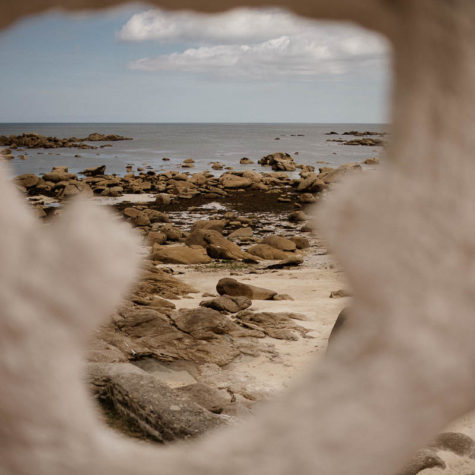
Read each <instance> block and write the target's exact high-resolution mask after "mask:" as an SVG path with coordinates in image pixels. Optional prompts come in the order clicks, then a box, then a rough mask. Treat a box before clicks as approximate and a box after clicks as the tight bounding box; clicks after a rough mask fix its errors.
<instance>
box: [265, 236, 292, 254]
mask: <svg viewBox="0 0 475 475" xmlns="http://www.w3.org/2000/svg"><path fill="white" fill-rule="evenodd" d="M262 244H267V245H268V246H272V247H275V248H276V249H279V250H281V251H295V249H297V246H296V245H295V242H293V241H292V240H290V239H287V238H284V237H282V236H266V237H265V238H264V239H263V240H262Z"/></svg>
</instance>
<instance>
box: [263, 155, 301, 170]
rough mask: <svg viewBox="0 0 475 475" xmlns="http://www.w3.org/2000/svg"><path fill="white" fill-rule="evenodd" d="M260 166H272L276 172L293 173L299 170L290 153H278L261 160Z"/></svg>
mask: <svg viewBox="0 0 475 475" xmlns="http://www.w3.org/2000/svg"><path fill="white" fill-rule="evenodd" d="M258 163H259V165H263V166H270V167H272V170H274V171H284V172H293V171H295V170H296V169H297V165H296V163H295V162H294V159H293V157H292V156H291V155H289V154H288V153H283V152H277V153H272V154H270V155H266V156H265V157H262V158H261V159H260V160H259V162H258Z"/></svg>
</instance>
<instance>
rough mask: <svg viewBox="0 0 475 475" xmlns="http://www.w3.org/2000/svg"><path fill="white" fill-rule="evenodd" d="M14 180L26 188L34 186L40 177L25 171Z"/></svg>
mask: <svg viewBox="0 0 475 475" xmlns="http://www.w3.org/2000/svg"><path fill="white" fill-rule="evenodd" d="M15 181H16V183H17V184H18V185H20V186H24V187H25V188H26V189H28V188H34V187H35V186H36V185H38V184H39V183H40V181H41V178H40V177H39V176H36V175H35V174H33V173H25V174H23V175H19V176H17V177H16V178H15Z"/></svg>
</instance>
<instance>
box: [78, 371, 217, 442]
mask: <svg viewBox="0 0 475 475" xmlns="http://www.w3.org/2000/svg"><path fill="white" fill-rule="evenodd" d="M87 369H88V381H89V386H90V387H91V389H92V392H93V394H94V396H95V397H96V399H97V401H98V402H99V404H101V405H103V406H105V407H106V409H107V414H109V418H112V419H113V422H114V423H115V424H118V423H119V424H122V425H124V426H130V425H132V426H133V428H134V429H135V431H137V432H139V433H142V434H143V436H144V437H145V438H148V439H151V440H154V441H157V442H162V443H164V442H172V441H174V440H179V439H188V438H192V437H196V436H199V435H201V434H203V433H205V432H207V431H209V430H211V429H215V428H217V427H219V426H221V425H223V424H224V419H222V418H220V417H219V416H217V415H215V414H213V413H212V412H211V411H210V410H208V409H206V408H204V407H202V406H200V405H198V404H196V403H195V402H193V401H192V400H191V399H192V398H191V397H190V392H189V393H188V394H185V393H184V391H175V390H173V389H171V388H169V387H168V386H167V385H166V384H163V383H162V382H160V380H159V379H158V378H157V377H155V376H154V375H152V374H149V373H147V372H145V371H142V370H141V369H139V368H138V367H137V366H134V365H131V364H125V363H122V364H104V363H97V364H93V363H90V364H89V365H88V368H87ZM195 392H196V390H195ZM196 398H197V397H196V394H195V399H196ZM203 399H204V398H203ZM208 405H209V406H211V407H214V406H215V405H216V403H215V404H208ZM218 405H219V404H218Z"/></svg>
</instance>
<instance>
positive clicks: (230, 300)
mask: <svg viewBox="0 0 475 475" xmlns="http://www.w3.org/2000/svg"><path fill="white" fill-rule="evenodd" d="M251 305H252V301H251V300H250V299H249V298H247V297H233V296H230V295H223V296H221V297H216V298H213V299H210V300H203V301H201V302H200V306H201V307H207V308H212V309H214V310H217V311H218V312H229V313H236V312H240V311H241V310H245V309H246V308H248V307H250V306H251Z"/></svg>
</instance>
